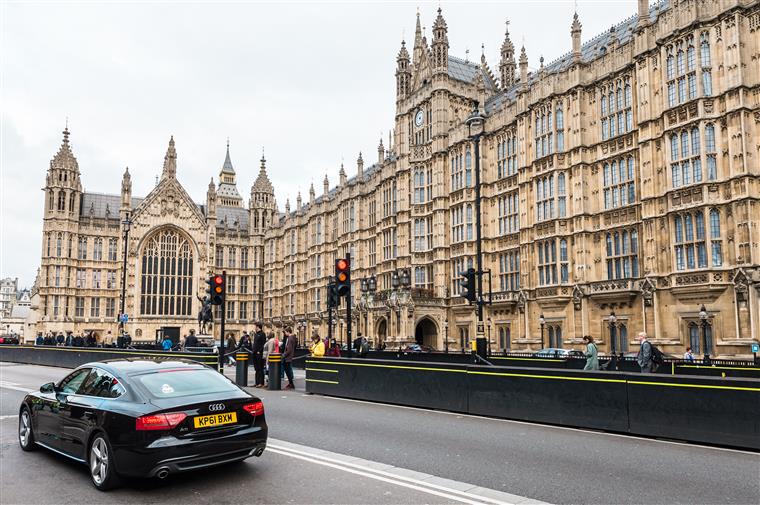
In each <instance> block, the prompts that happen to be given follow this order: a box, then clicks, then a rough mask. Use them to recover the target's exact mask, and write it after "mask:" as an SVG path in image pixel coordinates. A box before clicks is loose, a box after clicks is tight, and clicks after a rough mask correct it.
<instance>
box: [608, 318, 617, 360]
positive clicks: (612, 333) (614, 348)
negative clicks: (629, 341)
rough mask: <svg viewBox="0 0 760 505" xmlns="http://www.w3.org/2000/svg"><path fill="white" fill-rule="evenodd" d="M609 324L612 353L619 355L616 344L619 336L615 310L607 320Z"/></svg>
mask: <svg viewBox="0 0 760 505" xmlns="http://www.w3.org/2000/svg"><path fill="white" fill-rule="evenodd" d="M607 322H608V323H609V325H610V351H611V352H612V354H615V353H617V345H616V342H615V340H616V339H617V335H615V323H616V322H617V316H615V311H614V310H613V311H612V312H610V315H609V317H608V318H607Z"/></svg>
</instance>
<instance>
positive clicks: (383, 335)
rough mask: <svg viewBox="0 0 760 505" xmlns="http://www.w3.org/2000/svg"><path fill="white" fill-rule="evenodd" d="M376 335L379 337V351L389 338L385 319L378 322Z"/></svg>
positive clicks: (376, 343) (376, 346) (377, 343)
mask: <svg viewBox="0 0 760 505" xmlns="http://www.w3.org/2000/svg"><path fill="white" fill-rule="evenodd" d="M375 335H377V342H375V348H376V349H378V348H380V347H381V346H382V345H383V344H384V343H385V340H386V339H387V338H388V322H387V321H386V320H385V318H384V317H383V318H381V319H380V320H379V321H378V322H377V331H376V332H375Z"/></svg>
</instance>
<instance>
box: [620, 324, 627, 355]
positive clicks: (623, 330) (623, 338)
mask: <svg viewBox="0 0 760 505" xmlns="http://www.w3.org/2000/svg"><path fill="white" fill-rule="evenodd" d="M618 334H619V335H618V339H619V340H620V346H619V347H618V351H619V352H627V351H628V326H627V325H626V324H625V323H621V324H620V325H618Z"/></svg>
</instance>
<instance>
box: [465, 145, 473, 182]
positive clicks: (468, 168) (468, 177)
mask: <svg viewBox="0 0 760 505" xmlns="http://www.w3.org/2000/svg"><path fill="white" fill-rule="evenodd" d="M464 185H465V186H466V187H470V186H472V154H471V153H470V151H467V152H466V153H465V155H464Z"/></svg>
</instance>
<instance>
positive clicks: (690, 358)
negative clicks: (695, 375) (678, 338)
mask: <svg viewBox="0 0 760 505" xmlns="http://www.w3.org/2000/svg"><path fill="white" fill-rule="evenodd" d="M683 359H684V361H688V362H690V363H694V361H696V359H697V358H696V357H695V356H694V353H693V352H691V347H687V348H686V352H685V353H683Z"/></svg>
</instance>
